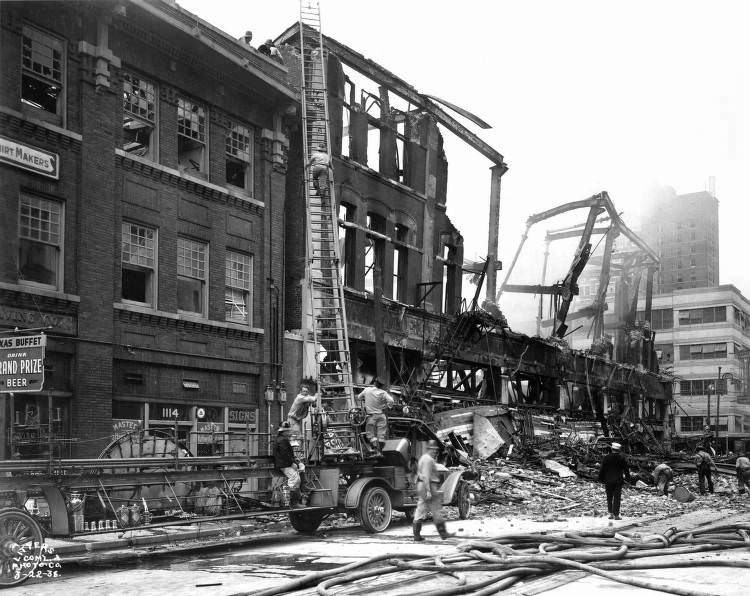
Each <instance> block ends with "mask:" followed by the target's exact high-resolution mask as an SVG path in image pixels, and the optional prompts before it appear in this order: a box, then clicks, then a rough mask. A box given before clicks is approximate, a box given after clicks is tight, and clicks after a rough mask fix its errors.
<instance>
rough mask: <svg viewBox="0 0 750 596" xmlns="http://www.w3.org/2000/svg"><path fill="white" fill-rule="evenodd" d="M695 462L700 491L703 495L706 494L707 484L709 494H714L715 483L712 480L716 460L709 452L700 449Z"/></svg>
mask: <svg viewBox="0 0 750 596" xmlns="http://www.w3.org/2000/svg"><path fill="white" fill-rule="evenodd" d="M694 461H695V467H696V468H697V469H698V490H699V491H700V493H701V494H702V495H703V494H705V493H706V484H707V485H708V492H709V493H710V494H713V492H714V482H713V480H712V479H711V466H713V467H714V468H715V467H716V464H715V463H714V460H713V459H712V458H711V456H710V455H709V454H708V451H706V450H704V449H699V450H698V452H697V453H696V454H695V457H694ZM717 471H718V470H717Z"/></svg>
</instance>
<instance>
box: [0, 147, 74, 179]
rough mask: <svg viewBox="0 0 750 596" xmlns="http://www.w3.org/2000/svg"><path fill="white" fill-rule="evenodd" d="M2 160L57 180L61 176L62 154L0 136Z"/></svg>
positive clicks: (0, 156) (0, 155)
mask: <svg viewBox="0 0 750 596" xmlns="http://www.w3.org/2000/svg"><path fill="white" fill-rule="evenodd" d="M0 162H5V163H8V164H10V165H12V166H16V167H17V168H21V169H23V170H29V172H34V173H35V174H41V175H42V176H47V177H48V178H54V179H55V180H57V179H59V178H60V156H59V155H58V154H57V153H50V152H49V151H45V150H44V149H39V148H37V147H32V146H31V145H26V144H24V143H19V142H18V141H14V140H12V139H8V138H6V137H2V136H0Z"/></svg>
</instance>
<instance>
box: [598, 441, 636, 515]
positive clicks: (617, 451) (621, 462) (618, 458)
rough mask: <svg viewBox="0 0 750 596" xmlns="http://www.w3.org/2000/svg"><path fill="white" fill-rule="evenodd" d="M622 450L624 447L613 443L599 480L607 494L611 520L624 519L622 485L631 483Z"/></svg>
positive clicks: (603, 463) (600, 471) (603, 462)
mask: <svg viewBox="0 0 750 596" xmlns="http://www.w3.org/2000/svg"><path fill="white" fill-rule="evenodd" d="M621 449H622V445H620V444H619V443H612V451H610V452H609V453H608V454H607V455H606V456H605V457H604V460H603V461H602V467H601V468H600V469H599V480H600V481H601V482H603V483H604V490H605V491H606V493H607V510H608V511H609V518H610V519H622V518H621V517H620V499H621V497H622V485H623V484H624V483H625V481H626V480H627V481H628V482H630V470H628V462H627V460H626V459H625V456H623V454H622V452H621Z"/></svg>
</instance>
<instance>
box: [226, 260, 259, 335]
mask: <svg viewBox="0 0 750 596" xmlns="http://www.w3.org/2000/svg"><path fill="white" fill-rule="evenodd" d="M232 256H240V257H245V258H247V259H248V262H247V268H248V269H249V272H248V276H247V277H248V281H247V287H246V288H243V287H239V286H236V285H232V284H231V283H230V281H231V276H230V264H231V263H232V261H231V260H230V259H231V257H232ZM254 267H255V259H254V258H253V255H252V254H249V253H245V252H241V251H238V250H234V249H227V251H226V255H225V257H224V272H225V275H224V321H226V322H227V323H236V324H238V325H247V326H251V325H252V322H253V274H254ZM229 290H233V291H240V292H242V293H243V297H244V304H245V310H246V312H245V320H244V321H241V320H238V319H236V318H231V317H230V316H228V315H227V313H226V309H227V292H228V291H229Z"/></svg>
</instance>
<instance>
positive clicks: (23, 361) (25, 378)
mask: <svg viewBox="0 0 750 596" xmlns="http://www.w3.org/2000/svg"><path fill="white" fill-rule="evenodd" d="M46 345H47V336H46V335H27V336H25V337H3V336H1V335H0V393H22V392H28V391H41V390H42V387H43V386H44V348H45V346H46Z"/></svg>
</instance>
